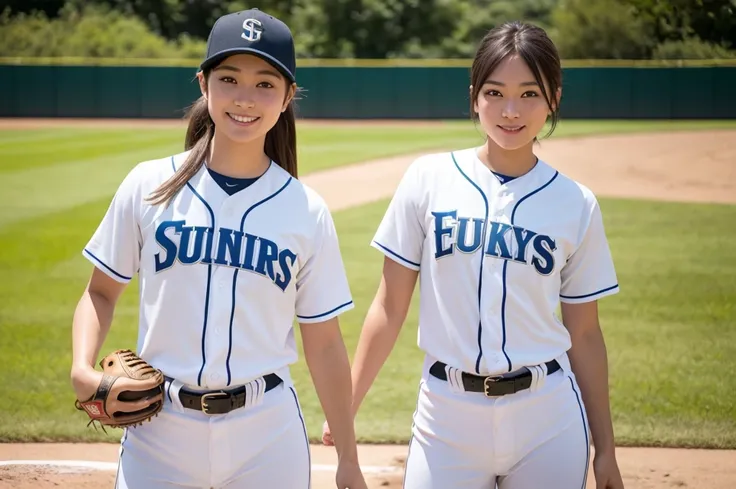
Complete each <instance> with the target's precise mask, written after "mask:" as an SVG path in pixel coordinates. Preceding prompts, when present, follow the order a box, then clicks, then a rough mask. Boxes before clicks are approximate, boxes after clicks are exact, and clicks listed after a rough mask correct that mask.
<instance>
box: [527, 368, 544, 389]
mask: <svg viewBox="0 0 736 489" xmlns="http://www.w3.org/2000/svg"><path fill="white" fill-rule="evenodd" d="M529 370H530V371H531V373H532V385H531V386H530V387H529V392H537V391H538V390H540V389H541V388H542V387H544V383H545V380H546V379H547V365H545V364H544V363H543V364H541V365H535V366H533V367H529Z"/></svg>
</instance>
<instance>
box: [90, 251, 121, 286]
mask: <svg viewBox="0 0 736 489" xmlns="http://www.w3.org/2000/svg"><path fill="white" fill-rule="evenodd" d="M84 252H85V253H87V254H88V255H89V256H91V257H92V258H94V260H95V261H96V262H97V263H99V264H100V265H102V266H103V267H105V268H107V269H108V270H109V271H110V273H112V274H114V275H115V276H116V277H120V278H122V279H123V280H131V279H132V278H133V277H126V276H125V275H121V274H119V273H118V272H116V271H115V270H113V269H112V268H111V267H109V266H108V265H107V263H105V262H104V261H102V260H100V259H99V258H97V257H96V256H95V255H93V254H92V252H90V251H89V250H88V249H87V248H85V249H84Z"/></svg>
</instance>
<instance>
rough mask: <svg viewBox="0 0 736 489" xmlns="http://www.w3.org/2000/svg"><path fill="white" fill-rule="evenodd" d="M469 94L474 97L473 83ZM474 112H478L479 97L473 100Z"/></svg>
mask: <svg viewBox="0 0 736 489" xmlns="http://www.w3.org/2000/svg"><path fill="white" fill-rule="evenodd" d="M468 94H469V96H470V98H473V85H470V89H469V92H468ZM473 112H475V113H476V114H477V113H478V100H477V99H476V100H473Z"/></svg>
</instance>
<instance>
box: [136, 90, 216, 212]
mask: <svg viewBox="0 0 736 489" xmlns="http://www.w3.org/2000/svg"><path fill="white" fill-rule="evenodd" d="M187 118H188V119H189V125H188V126H187V133H186V137H185V139H184V149H185V150H187V151H189V150H191V152H190V153H189V156H187V159H186V161H184V164H183V165H182V166H181V167H179V169H178V170H177V171H176V173H174V175H173V176H172V177H171V178H169V179H168V180H166V181H165V182H164V183H163V184H162V185H161V186H160V187H158V188H157V189H156V190H155V191H153V193H152V194H151V195H150V196H149V197H148V199H147V200H148V201H149V202H151V203H152V204H153V205H158V204H164V203H165V204H166V205H168V204H169V202H170V201H171V199H172V198H173V197H174V196H175V195H176V194H177V193H178V192H179V190H181V189H182V187H184V185H186V183H187V182H188V181H189V180H190V179H191V178H192V177H193V176H194V175H196V174H197V172H198V171H199V169H200V168H202V165H203V164H204V160H205V158H206V157H207V156H208V155H209V152H210V145H211V144H212V138H213V137H214V135H215V123H214V121H213V120H212V118H211V117H210V113H209V109H208V108H207V99H205V98H204V96H202V97H200V98H199V100H197V101H196V102H194V104H193V105H192V106H191V107H190V109H189V111H188V113H187Z"/></svg>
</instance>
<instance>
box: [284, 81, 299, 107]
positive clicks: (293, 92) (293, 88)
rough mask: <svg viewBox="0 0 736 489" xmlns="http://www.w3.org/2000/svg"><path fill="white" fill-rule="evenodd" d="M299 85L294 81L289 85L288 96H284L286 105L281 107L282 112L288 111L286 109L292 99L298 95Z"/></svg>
mask: <svg viewBox="0 0 736 489" xmlns="http://www.w3.org/2000/svg"><path fill="white" fill-rule="evenodd" d="M296 90H297V86H296V83H292V84H291V85H289V89H288V90H287V91H286V97H284V105H283V106H282V107H281V112H282V113H283V112H286V109H287V108H289V104H290V103H291V101H292V100H294V96H295V95H296Z"/></svg>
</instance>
